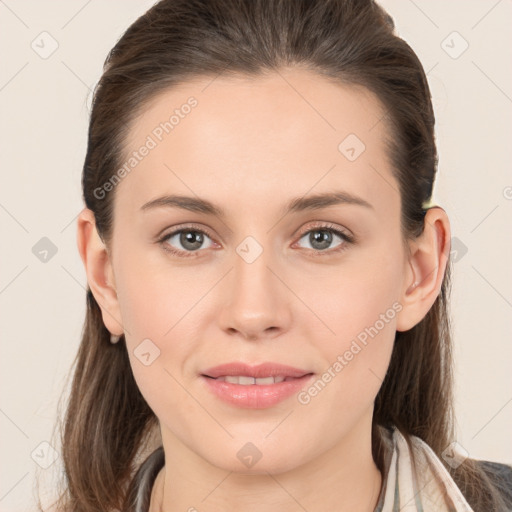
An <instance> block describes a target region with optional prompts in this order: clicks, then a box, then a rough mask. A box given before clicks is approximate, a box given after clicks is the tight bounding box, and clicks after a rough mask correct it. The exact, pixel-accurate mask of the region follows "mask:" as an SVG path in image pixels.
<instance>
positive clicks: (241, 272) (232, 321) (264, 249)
mask: <svg viewBox="0 0 512 512" xmlns="http://www.w3.org/2000/svg"><path fill="white" fill-rule="evenodd" d="M276 265H277V263H276V261H275V258H274V257H273V253H272V250H271V247H270V243H269V241H268V238H265V240H263V241H262V242H260V241H259V240H257V239H256V238H255V237H253V236H247V237H246V238H245V239H243V240H242V242H240V243H239V244H238V246H236V247H235V253H234V255H233V270H232V272H231V277H230V279H228V282H229V284H228V288H229V289H228V295H229V297H228V298H227V300H226V302H225V308H224V311H223V312H222V314H221V321H222V323H223V327H224V328H227V329H231V330H233V329H235V330H237V331H239V332H240V333H241V334H243V335H244V336H246V337H251V338H253V337H260V336H262V335H264V333H265V331H275V330H276V328H280V327H281V328H282V327H283V326H284V324H285V322H286V321H287V319H288V317H289V312H288V313H287V312H286V307H285V301H284V300H283V290H282V289H280V287H282V284H281V283H280V281H279V279H277V278H276V276H274V274H273V272H272V271H271V270H270V269H271V268H273V267H274V266H276ZM269 267H270V268H269Z"/></svg>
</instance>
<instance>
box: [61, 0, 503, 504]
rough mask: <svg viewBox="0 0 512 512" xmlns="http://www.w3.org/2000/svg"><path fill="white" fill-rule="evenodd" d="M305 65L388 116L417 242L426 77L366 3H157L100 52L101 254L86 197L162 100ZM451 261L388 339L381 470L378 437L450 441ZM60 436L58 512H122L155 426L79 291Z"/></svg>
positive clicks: (105, 221)
mask: <svg viewBox="0 0 512 512" xmlns="http://www.w3.org/2000/svg"><path fill="white" fill-rule="evenodd" d="M293 66H297V67H302V68H305V69H308V70H311V71H312V72H314V73H317V74H318V75H319V76H322V77H325V78H327V79H329V80H333V81H335V82H338V83H340V84H348V85H352V86H361V87H364V88H366V89H367V90H369V91H371V92H372V93H374V94H375V95H376V96H377V98H378V99H379V100H380V102H381V104H382V106H383V107H384V110H385V112H386V113H385V116H384V120H383V122H385V123H386V124H385V126H386V128H387V131H388V132H389V140H388V141H386V144H387V146H386V148H387V151H388V157H389V161H390V162H391V168H392V172H393V175H394V176H395V178H396V180H397V182H398V184H399V188H400V196H401V229H402V233H403V239H404V240H405V241H407V240H411V239H414V238H415V237H417V236H419V235H420V234H421V233H422V232H423V227H424V216H425V212H426V209H425V204H426V203H427V201H429V200H430V199H431V197H432V189H433V185H434V178H435V175H436V171H437V163H438V156H437V149H436V144H435V137H434V123H435V118H434V112H433V108H432V100H431V94H430V90H429V86H428V83H427V79H426V76H425V72H424V70H423V67H422V65H421V63H420V61H419V59H418V57H417V56H416V54H415V53H414V51H413V50H412V49H411V47H410V46H409V45H408V44H407V43H406V42H405V41H404V40H402V39H401V38H400V37H398V36H397V35H396V34H395V30H394V22H393V20H392V18H391V17H390V16H389V15H388V14H387V12H386V11H385V10H384V9H382V7H380V6H379V5H378V4H377V3H375V2H374V1H371V0H162V1H160V2H158V3H156V4H155V5H154V6H153V7H151V8H150V9H149V10H148V11H147V12H146V13H145V14H144V15H142V16H141V17H139V18H138V19H137V20H136V21H135V22H134V23H133V24H132V25H131V26H130V27H129V28H128V29H127V30H126V32H125V33H124V34H123V35H122V37H121V38H120V39H119V40H118V42H117V43H116V44H115V46H114V48H113V49H112V50H111V51H110V53H109V54H108V56H107V58H106V61H105V63H104V69H103V75H102V76H101V79H100V80H99V82H98V84H97V85H96V88H95V90H94V96H93V102H92V111H91V115H90V124H89V132H88V144H87V153H86V156H85V162H84V166H83V174H82V187H83V198H84V201H85V205H86V207H87V208H89V209H90V210H92V212H93V213H94V215H95V221H96V226H97V229H98V233H99V235H100V237H101V238H102V240H103V241H104V242H105V243H106V245H107V247H108V245H109V244H110V242H111V239H112V219H113V204H114V192H115V188H114V189H113V190H112V191H109V192H108V193H106V194H105V197H102V198H99V197H96V196H97V195H98V194H95V190H97V189H98V188H100V187H102V186H103V184H105V183H106V182H107V181H108V180H109V179H110V178H111V177H112V176H113V175H114V174H115V171H116V169H118V168H119V167H120V166H121V165H122V162H123V161H124V156H125V155H124V151H125V144H126V139H127V136H128V134H129V130H130V127H131V126H132V124H133V123H134V121H135V120H136V119H137V116H138V115H139V114H140V113H142V112H143V111H144V108H145V107H146V106H147V105H148V103H149V102H150V101H151V100H153V99H154V98H155V97H156V96H157V95H158V94H159V93H162V92H164V91H165V90H168V89H170V88H172V87H173V86H174V85H177V84H179V83H186V82H187V80H192V79H194V78H198V77H208V76H211V77H215V76H218V75H219V74H223V75H233V76H247V77H254V78H257V77H259V76H263V75H265V74H266V73H271V72H273V71H279V70H280V69H283V68H286V67H293ZM450 273H451V270H450V261H449V262H448V266H447V269H446V272H445V275H444V278H443V283H442V288H441V291H440V293H439V295H438V297H437V298H436V300H435V303H434V304H433V306H432V307H431V309H430V310H429V312H428V313H427V314H426V316H425V317H424V318H423V319H422V320H421V321H420V322H419V323H418V324H417V325H416V326H414V327H413V328H412V329H410V330H408V331H406V332H397V333H396V336H395V342H394V348H393V352H392V356H391V361H390V365H389V369H388V372H387V374H386V377H385V379H384V382H383V384H382V387H381V389H380V390H379V392H378V395H377V397H376V400H375V408H374V415H373V426H372V453H373V457H374V460H375V462H376V464H377V466H378V467H379V469H380V470H381V471H382V470H383V464H384V463H383V451H382V450H383V444H382V441H381V439H380V436H379V428H377V427H378V426H379V425H381V426H384V427H386V426H392V425H395V426H396V427H397V428H398V429H399V430H400V431H401V432H402V433H403V434H404V435H405V436H406V438H408V437H409V436H417V437H419V438H421V439H422V440H423V441H425V442H426V443H427V444H428V445H429V446H430V447H431V448H432V449H433V451H434V452H435V453H436V454H437V455H438V456H439V457H440V456H441V453H442V451H443V450H444V449H445V448H446V447H447V446H448V445H449V444H450V443H451V442H452V441H453V439H454V428H455V427H454V415H453V396H452V387H453V386H452V353H451V338H450V319H449V312H448V296H449V288H450ZM86 306H87V309H86V317H85V323H84V327H83V331H82V338H81V344H80V347H79V350H78V353H77V355H76V358H75V360H74V363H73V367H74V375H73V381H72V386H71V390H70V396H69V402H68V406H67V410H66V415H65V420H64V422H63V430H62V434H61V440H60V441H61V444H62V458H63V463H64V476H65V484H64V487H63V488H64V491H63V492H62V494H61V495H60V496H59V510H62V511H63V512H93V511H94V512H96V511H98V510H103V511H107V510H129V509H130V507H131V504H130V503H127V496H128V495H129V494H130V491H129V490H130V483H131V482H132V481H133V480H132V479H133V475H134V472H135V471H136V469H137V461H138V457H140V454H141V452H142V450H143V449H144V447H146V448H147V445H146V444H145V443H146V441H147V439H148V437H149V436H150V435H151V432H155V429H156V428H157V427H158V420H157V418H156V416H155V414H154V412H153V411H152V410H151V409H150V407H149V406H148V404H147V403H146V401H145V400H144V398H143V396H142V395H141V393H140V391H139V389H138V387H137V384H136V382H135V380H134V377H133V374H132V371H131V368H130V363H129V359H128V355H127V349H126V345H125V340H124V338H122V341H121V342H120V343H117V344H115V345H112V344H111V343H110V333H109V332H108V330H107V329H106V327H105V326H104V324H103V321H102V315H101V311H100V308H99V306H98V303H97V302H96V300H95V298H94V296H93V294H92V293H91V290H90V288H88V289H87V295H86ZM441 460H442V461H443V464H445V466H446V468H447V469H448V471H449V472H450V474H451V475H452V477H453V479H454V480H455V482H456V484H457V485H458V487H459V488H460V489H461V491H462V492H463V493H464V495H465V496H466V499H467V500H468V502H469V503H470V505H471V507H472V508H473V509H474V510H475V511H476V512H479V511H482V512H483V511H488V510H500V509H501V507H502V505H503V503H502V501H501V497H500V496H499V494H498V493H497V491H496V489H495V488H494V487H493V485H492V482H491V481H490V480H489V478H488V476H487V475H486V474H485V473H484V472H483V470H482V469H481V468H479V467H478V465H477V464H475V461H473V460H471V459H466V461H465V462H464V463H463V464H461V465H460V466H459V467H458V468H457V469H452V468H451V467H449V466H448V465H447V464H446V462H444V460H443V459H442V458H441Z"/></svg>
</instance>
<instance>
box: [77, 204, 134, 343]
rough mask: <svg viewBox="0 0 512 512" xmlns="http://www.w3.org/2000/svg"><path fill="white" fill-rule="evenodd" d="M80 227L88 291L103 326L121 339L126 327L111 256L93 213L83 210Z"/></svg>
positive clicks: (78, 237)
mask: <svg viewBox="0 0 512 512" xmlns="http://www.w3.org/2000/svg"><path fill="white" fill-rule="evenodd" d="M77 224H78V225H77V245H78V251H79V253H80V257H81V258H82V262H83V264H84V267H85V272H86V274H87V281H88V283H89V287H90V289H91V292H92V294H93V295H94V298H95V299H96V302H97V303H98V305H99V306H100V309H101V314H102V317H103V323H104V324H105V327H106V328H107V329H108V330H109V331H110V333H111V334H115V335H122V334H123V332H124V331H123V324H122V320H121V314H120V308H119V302H118V299H117V293H116V289H115V280H114V272H113V268H112V263H111V259H110V254H109V252H108V250H107V247H106V246H105V244H104V243H103V241H102V240H101V238H100V236H99V234H98V231H97V229H96V220H95V217H94V213H93V212H92V211H91V210H89V209H88V208H84V209H83V210H82V211H81V212H80V214H79V215H78V223H77Z"/></svg>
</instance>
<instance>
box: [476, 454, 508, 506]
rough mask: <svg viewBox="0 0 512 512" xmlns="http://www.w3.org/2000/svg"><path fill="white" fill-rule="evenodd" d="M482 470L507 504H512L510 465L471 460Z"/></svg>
mask: <svg viewBox="0 0 512 512" xmlns="http://www.w3.org/2000/svg"><path fill="white" fill-rule="evenodd" d="M473 462H474V463H475V464H476V465H477V466H478V467H479V468H480V469H482V470H483V471H484V473H485V474H486V475H487V477H488V478H489V480H490V481H491V482H492V484H493V486H494V487H495V488H496V490H497V491H498V492H499V493H500V494H501V496H502V498H503V499H504V501H505V502H506V503H507V504H511V505H512V466H510V465H508V464H502V463H501V462H491V461H488V460H475V459H474V460H473Z"/></svg>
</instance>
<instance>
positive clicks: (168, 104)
mask: <svg viewBox="0 0 512 512" xmlns="http://www.w3.org/2000/svg"><path fill="white" fill-rule="evenodd" d="M384 112H385V110H384V109H383V107H382V105H381V103H380V102H379V100H378V98H377V97H376V96H375V95H373V94H372V93H371V92H370V91H369V90H367V89H365V88H363V87H360V86H354V85H346V84H341V83H335V82H333V81H329V80H328V79H326V78H325V77H322V76H320V75H318V74H316V73H313V72H310V71H308V70H303V69H297V68H292V69H283V70H280V71H279V72H272V73H268V74H267V75H264V76H258V77H246V76H231V77H225V76H221V77H204V78H197V79H194V80H191V81H189V82H185V83H182V84H179V85H177V86H174V87H172V88H170V89H168V90H166V91H165V92H162V93H160V94H158V95H157V96H156V97H154V98H152V99H151V101H150V102H148V103H147V104H146V105H145V106H144V108H143V109H142V112H141V114H140V115H139V116H138V117H137V118H136V119H135V120H134V122H133V123H132V125H131V127H130V130H129V135H128V137H127V139H126V144H125V151H124V153H125V154H124V159H123V164H126V163H128V161H129V160H130V159H131V160H132V161H131V164H133V165H128V166H126V169H127V170H128V171H129V172H127V173H126V177H125V178H123V179H122V181H121V183H119V185H117V191H116V196H117V195H119V196H120V199H119V200H120V201H122V200H123V199H122V198H124V200H125V201H126V204H132V205H137V206H139V207H140V206H141V205H142V204H143V203H144V202H146V201H148V200H150V199H152V198H154V197H156V196H157V195H161V193H164V192H166V193H170V192H176V191H178V190H179V192H183V193H187V194H188V195H192V194H191V192H192V193H193V194H195V195H200V196H201V197H205V198H208V197H209V196H210V197H212V199H213V198H214V197H213V196H215V198H218V199H219V200H220V201H221V202H225V203H226V202H227V203H233V200H234V198H235V197H236V194H243V195H245V196H246V197H250V198H251V200H254V201H261V200H264V199H265V198H267V199H269V194H273V196H272V197H274V196H275V194H276V192H277V193H278V196H279V195H281V194H282V195H283V196H292V195H293V196H296V195H297V193H302V194H306V193H307V191H308V190H311V191H312V192H321V191H325V190H328V189H329V188H333V187H335V188H337V189H339V188H344V189H346V190H348V191H349V192H353V193H354V192H357V193H358V195H361V196H365V198H366V199H367V200H368V201H370V202H371V199H372V198H373V200H374V201H375V200H376V201H379V196H382V195H383V194H382V193H383V190H382V189H383V188H385V186H386V181H387V182H388V187H389V183H390V182H392V181H393V177H392V176H391V172H390V166H389V162H388V160H387V152H386V145H385V140H386V138H387V137H389V134H388V131H387V125H386V123H385V122H383V117H384ZM144 146H145V147H147V148H149V149H148V150H144V149H143V148H144ZM141 150H142V151H141ZM134 153H138V154H137V156H133V155H134ZM140 153H144V156H142V157H141V155H140ZM379 176H380V177H379ZM383 178H384V179H383ZM313 189H314V190H313ZM389 192H390V191H389V190H388V191H384V196H383V199H385V198H386V194H389ZM392 192H393V194H396V189H395V190H394V191H392ZM219 195H220V196H222V197H220V198H219V197H218V196H219ZM278 198H279V197H275V199H276V200H277V199H278ZM284 199H286V198H284ZM117 201H118V200H117V198H116V202H117ZM215 202H217V201H215ZM381 202H382V201H381ZM228 206H229V204H227V205H226V208H227V207H228ZM253 206H254V205H253ZM383 206H385V205H384V204H383Z"/></svg>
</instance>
